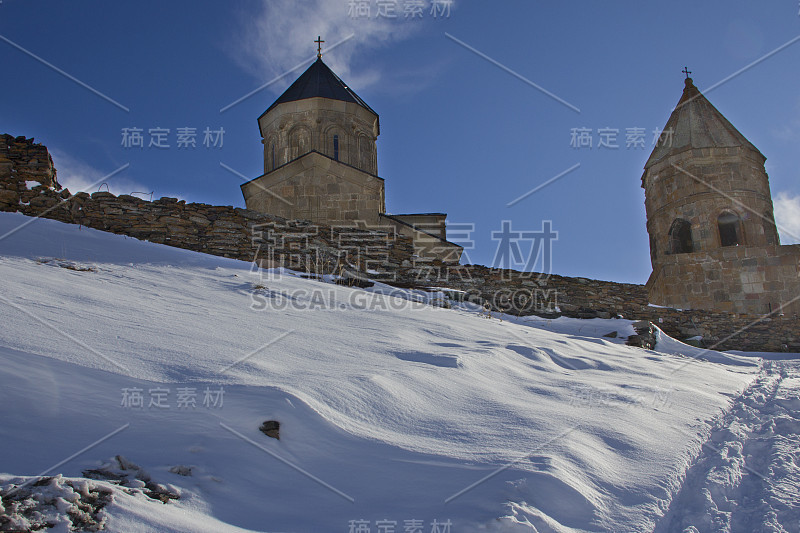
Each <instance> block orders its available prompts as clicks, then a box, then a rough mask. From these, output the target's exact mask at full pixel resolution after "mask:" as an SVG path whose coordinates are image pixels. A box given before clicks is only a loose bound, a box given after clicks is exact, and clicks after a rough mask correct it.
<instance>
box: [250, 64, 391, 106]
mask: <svg viewBox="0 0 800 533" xmlns="http://www.w3.org/2000/svg"><path fill="white" fill-rule="evenodd" d="M315 97H321V98H330V99H331V100H341V101H343V102H353V103H354V104H358V105H360V106H361V107H363V108H365V109H367V110H368V111H370V112H372V113H373V114H375V116H377V115H378V114H377V113H375V111H373V110H372V108H371V107H369V106H368V105H367V103H366V102H364V100H362V99H361V98H360V97H359V96H358V95H357V94H356V93H355V92H353V90H352V89H351V88H350V87H348V86H347V84H345V82H343V81H342V79H341V78H340V77H339V76H337V75H336V74H335V73H334V72H333V71H332V70H331V69H330V68H329V67H328V65H326V64H325V63H323V62H322V58H317V60H316V61H314V62H313V63H312V64H311V66H310V67H308V69H306V71H305V72H303V74H301V75H300V77H299V78H297V79H296V80H295V82H294V83H293V84H291V85H290V86H289V88H288V89H286V91H284V93H283V94H282V95H280V96H279V97H278V99H277V100H275V102H273V104H272V105H271V106H269V108H268V109H267V110H266V111H265V112H264V113H268V112H269V111H270V110H271V109H272V108H274V107H275V106H277V105H278V104H283V103H285V102H295V101H297V100H305V99H306V98H315Z"/></svg>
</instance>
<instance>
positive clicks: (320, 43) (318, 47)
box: [314, 35, 325, 59]
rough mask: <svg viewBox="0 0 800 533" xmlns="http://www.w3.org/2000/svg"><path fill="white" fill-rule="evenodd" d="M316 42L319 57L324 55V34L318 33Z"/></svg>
mask: <svg viewBox="0 0 800 533" xmlns="http://www.w3.org/2000/svg"><path fill="white" fill-rule="evenodd" d="M314 42H315V43H317V59H319V58H321V57H322V43H324V42H325V41H323V40H322V35H318V36H317V40H316V41H314Z"/></svg>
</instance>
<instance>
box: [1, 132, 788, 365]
mask: <svg viewBox="0 0 800 533" xmlns="http://www.w3.org/2000/svg"><path fill="white" fill-rule="evenodd" d="M11 139H12V140H13V144H14V146H15V148H14V150H10V151H6V152H3V151H2V150H0V211H8V212H20V213H23V214H25V215H28V216H39V217H42V218H50V219H54V220H59V221H61V222H66V223H71V224H81V225H85V226H87V227H91V228H95V229H98V230H102V231H109V232H113V233H119V234H124V235H129V236H131V237H135V238H138V239H143V240H148V241H151V242H157V243H163V244H167V245H170V246H176V247H179V248H185V249H189V250H194V251H198V252H204V253H208V254H212V255H217V256H222V257H230V258H234V259H240V260H244V261H253V260H256V261H258V262H259V263H260V264H262V265H263V266H285V267H287V268H292V269H294V270H300V271H305V272H314V273H338V274H344V276H345V277H349V278H356V277H364V276H368V277H370V278H373V279H381V280H383V281H386V282H387V283H390V284H393V285H396V286H399V287H412V288H430V287H438V288H441V289H443V290H448V291H450V293H451V297H455V298H464V299H469V300H473V301H476V302H488V303H489V305H490V306H491V307H492V308H493V309H495V310H503V311H506V312H510V313H514V314H520V315H530V314H537V315H540V316H550V317H555V316H560V315H564V316H570V317H576V318H594V317H601V318H612V317H617V316H621V317H624V318H628V319H633V320H645V321H652V322H654V323H655V324H657V325H658V326H659V327H661V328H662V329H663V330H664V331H665V332H666V333H667V334H669V335H671V336H674V337H676V338H679V339H680V338H688V337H693V336H696V335H701V336H702V337H703V339H704V341H705V342H706V343H707V345H710V346H715V347H716V348H718V349H739V350H749V351H792V352H800V320H798V317H797V316H796V315H789V314H788V313H787V314H786V315H785V316H781V315H779V314H777V313H774V314H773V315H770V316H768V317H762V316H759V315H740V314H733V313H722V312H709V311H697V310H695V311H678V310H676V309H667V308H661V307H655V306H650V305H648V296H647V290H646V288H645V287H644V286H643V285H636V284H625V283H613V282H607V281H598V280H590V279H585V278H568V277H563V276H557V275H550V276H543V275H538V274H535V273H525V272H517V271H512V270H501V269H495V268H488V267H485V266H480V265H447V264H443V263H442V262H441V261H438V260H432V259H421V258H417V257H415V256H414V248H413V244H412V241H411V239H409V238H407V237H404V236H401V235H391V234H389V233H385V232H375V231H365V230H355V229H344V228H332V227H329V226H325V225H319V224H313V223H311V222H308V221H300V220H285V219H282V218H280V217H276V216H271V215H264V214H260V213H256V212H253V211H249V210H246V209H239V208H234V207H230V206H212V205H207V204H198V203H188V204H187V203H185V202H183V201H178V200H176V199H174V198H161V199H159V200H156V201H153V202H149V201H145V200H142V199H139V198H136V197H133V196H127V195H121V196H114V195H112V194H110V193H107V192H99V193H94V194H91V195H89V194H86V193H77V194H75V195H74V196H73V195H71V194H70V192H69V191H68V190H58V188H57V183H56V182H55V172H54V171H53V172H52V174H50V173H49V172H48V169H47V166H48V165H47V164H46V163H42V162H43V161H48V162H49V161H50V159H49V156H48V157H46V158H44V157H42V154H43V153H44V154H46V153H47V152H46V149H45V148H44V147H41V146H40V145H34V144H33V143H32V140H20V139H21V138H11ZM0 140H2V141H3V142H5V143H7V144H8V143H9V137H8V136H4V137H0ZM42 150H44V152H42ZM12 152H13V154H22V155H15V156H14V157H9V155H10V154H11V153H12ZM25 154H31V155H32V156H35V157H30V159H26V157H28V156H26V155H25ZM33 159H36V162H35V163H34V162H33ZM50 169H52V164H51V163H50ZM34 176H39V177H41V179H42V180H43V181H45V183H52V184H54V186H43V185H42V186H35V187H33V188H31V189H29V188H28V187H27V185H26V181H31V179H30V178H31V177H34ZM48 180H49V181H48ZM0 249H2V243H1V242H0ZM367 272H368V274H366V273H367Z"/></svg>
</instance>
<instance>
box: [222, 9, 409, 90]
mask: <svg viewBox="0 0 800 533" xmlns="http://www.w3.org/2000/svg"><path fill="white" fill-rule="evenodd" d="M350 3H351V2H349V0H311V1H308V2H297V1H296V0H271V1H265V2H264V3H263V4H262V8H261V11H260V12H257V13H253V12H252V11H250V10H248V12H247V13H242V14H241V19H242V20H241V24H242V26H243V31H242V32H241V33H240V37H239V39H238V42H236V46H235V48H236V49H235V50H231V53H232V55H233V57H234V58H235V60H236V61H237V62H238V63H239V64H240V65H241V66H242V67H243V68H244V69H246V70H247V71H249V72H250V73H252V74H253V75H254V76H255V77H256V78H257V79H260V80H264V81H267V80H269V79H272V78H273V77H274V76H276V75H279V74H282V73H284V72H286V71H287V70H288V69H290V68H292V67H295V66H296V65H297V64H298V63H300V62H302V61H303V60H305V59H308V58H311V57H312V56H313V55H314V53H315V52H316V45H315V44H314V42H313V41H314V39H316V38H317V36H318V35H320V36H322V38H323V39H324V40H325V41H326V42H325V44H324V45H323V52H324V51H325V47H326V46H327V47H329V46H331V45H333V44H335V43H336V42H338V41H340V40H342V39H344V38H346V37H347V36H349V35H351V34H352V35H353V37H352V38H351V39H350V40H348V41H347V42H346V43H344V44H342V45H340V46H338V47H336V48H335V49H333V50H331V51H330V53H326V54H325V56H324V58H325V63H326V64H328V66H330V67H331V68H332V69H333V70H334V71H335V72H336V73H337V74H338V75H339V76H341V77H342V79H345V80H346V81H347V83H348V84H349V85H351V86H352V87H357V88H359V89H363V88H365V87H367V86H369V85H370V84H373V83H377V82H378V81H380V78H381V72H380V70H379V69H378V68H377V67H372V68H370V69H368V70H363V69H361V68H359V70H358V71H357V72H351V66H352V61H353V58H354V56H355V55H356V54H359V53H363V52H364V51H365V50H367V49H370V48H376V47H379V46H385V45H387V44H390V43H393V42H397V41H400V40H403V39H406V38H408V37H409V36H411V35H412V34H413V33H415V32H416V31H418V30H419V29H421V28H422V26H423V25H422V24H421V20H420V19H415V20H408V21H407V20H404V17H403V12H402V3H398V4H397V5H398V13H397V18H396V19H390V18H386V17H376V16H375V14H376V13H375V11H376V10H377V5H375V4H374V3H372V2H370V5H371V9H372V16H371V17H353V16H351V13H350V7H349V4H350ZM299 74H300V71H299V70H298V71H296V72H294V73H293V74H290V75H288V76H287V78H286V79H285V80H282V81H281V82H278V83H276V84H275V87H274V89H275V90H280V88H283V87H285V86H286V84H287V83H288V82H290V81H292V80H294V79H295V78H296V77H297V76H298V75H299Z"/></svg>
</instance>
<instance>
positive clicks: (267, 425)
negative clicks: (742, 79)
mask: <svg viewBox="0 0 800 533" xmlns="http://www.w3.org/2000/svg"><path fill="white" fill-rule="evenodd" d="M280 429H281V423H280V422H278V421H277V420H267V421H265V422H264V423H263V424H261V427H259V428H258V430H259V431H260V432H261V433H263V434H264V435H266V436H267V437H270V438H273V439H278V440H280V438H281V436H280Z"/></svg>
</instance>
